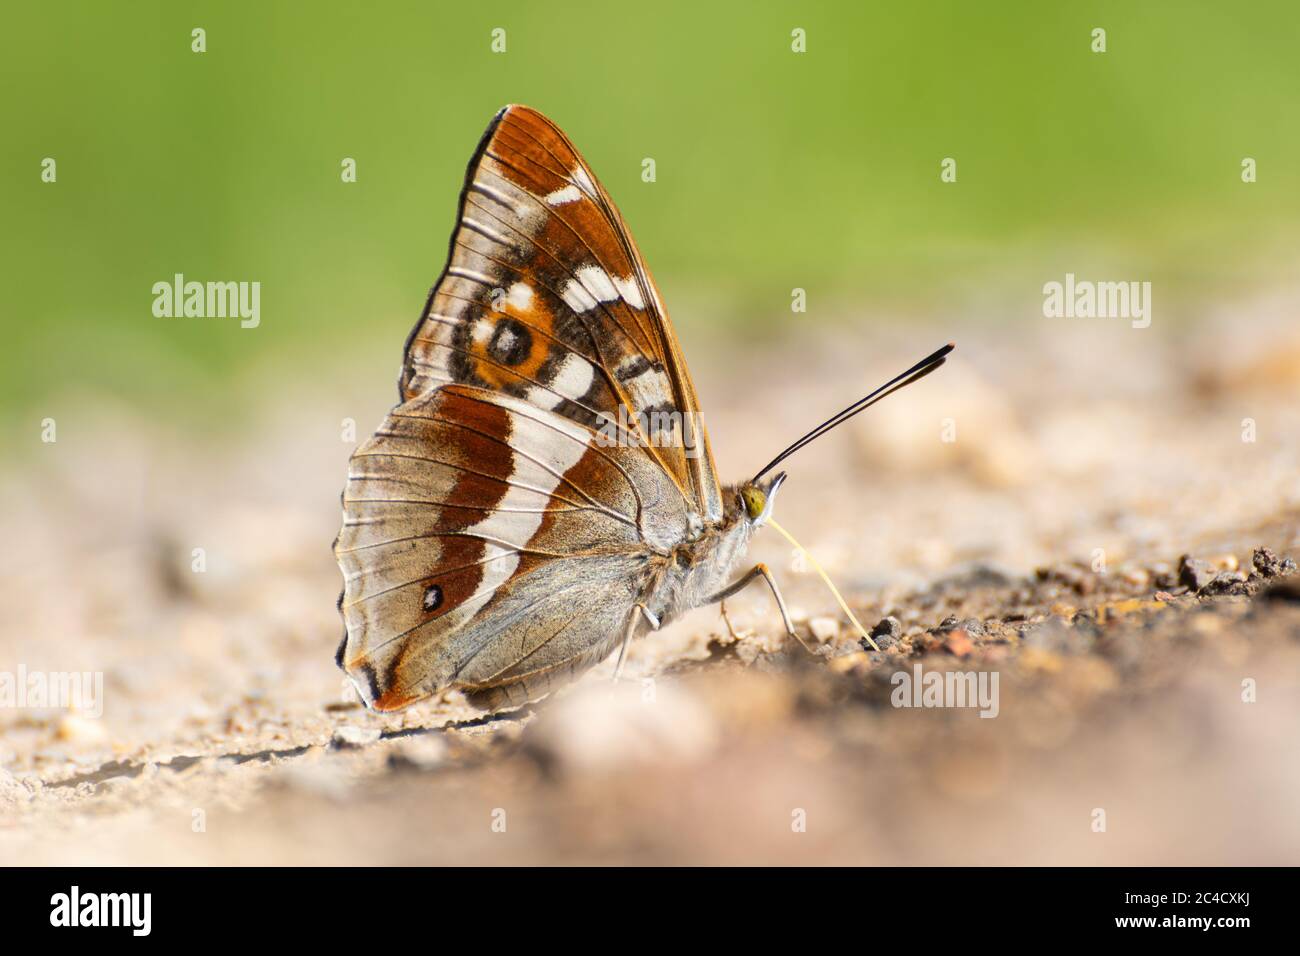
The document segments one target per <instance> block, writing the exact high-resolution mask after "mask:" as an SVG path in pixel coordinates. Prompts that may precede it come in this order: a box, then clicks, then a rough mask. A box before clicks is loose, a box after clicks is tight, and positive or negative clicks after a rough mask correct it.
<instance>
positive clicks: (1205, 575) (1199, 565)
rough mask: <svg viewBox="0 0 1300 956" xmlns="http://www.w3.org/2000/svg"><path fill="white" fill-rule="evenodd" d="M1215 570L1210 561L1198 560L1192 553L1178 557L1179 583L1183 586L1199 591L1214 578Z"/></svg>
mask: <svg viewBox="0 0 1300 956" xmlns="http://www.w3.org/2000/svg"><path fill="white" fill-rule="evenodd" d="M1214 575H1215V570H1214V568H1212V567H1210V565H1209V563H1208V562H1205V561H1198V560H1197V559H1196V558H1193V557H1192V556H1191V555H1190V554H1185V555H1183V556H1182V557H1181V558H1179V559H1178V583H1179V584H1181V585H1183V587H1187V588H1191V589H1192V590H1193V591H1199V590H1200V589H1201V588H1203V587H1205V586H1206V585H1207V584H1209V583H1210V582H1211V581H1213V580H1214Z"/></svg>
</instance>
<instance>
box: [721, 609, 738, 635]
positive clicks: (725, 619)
mask: <svg viewBox="0 0 1300 956" xmlns="http://www.w3.org/2000/svg"><path fill="white" fill-rule="evenodd" d="M718 610H719V611H721V612H722V623H723V624H725V625H727V634H728V635H729V636H730V637H731V639H732V640H733V641H738V640H740V635H739V634H738V633H736V627H735V625H734V624H732V623H731V615H730V614H728V613H727V602H726V601H719V602H718Z"/></svg>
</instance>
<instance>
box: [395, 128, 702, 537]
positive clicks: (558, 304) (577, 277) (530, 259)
mask: <svg viewBox="0 0 1300 956" xmlns="http://www.w3.org/2000/svg"><path fill="white" fill-rule="evenodd" d="M448 383H462V384H468V385H475V386H479V387H481V388H488V389H493V390H496V391H501V392H504V393H506V394H508V395H512V396H515V397H517V398H521V399H523V400H525V401H527V402H529V403H531V404H533V405H536V406H537V407H539V408H542V409H546V410H549V411H553V412H555V413H556V414H558V415H562V416H564V417H566V418H569V419H572V420H573V421H576V422H578V423H580V424H582V425H585V426H588V427H592V428H597V427H599V426H600V424H601V423H602V422H604V421H614V422H620V423H622V424H624V425H626V426H627V427H628V428H630V429H631V430H632V431H633V432H636V433H638V434H639V436H640V439H641V440H642V443H643V444H645V445H646V446H647V450H648V454H650V456H651V457H652V458H653V459H654V460H656V461H657V462H658V463H659V465H660V467H661V468H662V469H663V470H664V471H665V472H666V473H667V474H668V475H669V476H670V478H671V479H672V481H673V483H674V484H675V485H676V486H677V487H678V488H679V490H680V493H681V494H682V495H683V496H684V497H685V498H686V500H687V502H688V504H689V506H690V508H691V510H692V511H693V512H694V513H695V514H696V515H698V517H699V518H700V519H701V520H702V521H704V522H713V521H717V520H719V519H720V518H721V517H722V510H723V509H722V495H721V490H720V488H719V485H718V480H717V475H716V473H715V470H714V465H713V458H712V454H711V452H710V451H709V445H708V436H707V435H706V434H705V433H704V429H703V427H702V426H701V425H700V420H699V414H698V413H699V407H698V402H697V399H696V395H695V389H694V386H693V385H692V383H691V379H690V374H689V372H688V371H687V369H686V364H685V361H684V360H683V358H682V354H681V349H680V347H679V345H678V342H677V337H676V335H675V334H674V332H673V330H672V327H671V325H670V324H669V321H668V316H667V313H666V312H665V310H664V307H663V303H662V302H661V300H660V297H659V292H658V290H657V289H656V287H655V284H654V280H653V279H652V278H651V276H650V272H649V270H648V269H647V268H646V266H645V263H644V261H643V260H642V258H641V255H640V253H639V251H638V250H637V247H636V243H635V242H634V240H633V239H632V236H631V234H630V233H629V231H628V229H627V227H626V226H625V224H624V223H623V220H622V217H621V216H620V215H619V213H618V210H617V209H616V208H615V206H614V203H613V201H612V200H611V199H610V198H609V196H608V194H607V193H606V192H605V190H604V189H603V188H601V186H600V184H599V182H598V181H597V180H596V177H595V175H594V174H593V173H592V171H591V169H590V168H589V167H588V166H587V164H586V163H585V162H584V161H583V159H582V157H581V156H580V155H579V154H578V151H577V149H575V148H574V146H573V144H572V143H570V142H569V140H568V138H567V137H566V136H565V135H564V133H562V132H561V131H560V130H559V129H558V128H557V127H556V126H555V125H554V124H553V123H552V122H551V121H550V120H548V119H547V118H546V117H544V116H542V115H541V114H540V113H538V112H536V111H535V110H532V109H529V108H528V107H524V106H509V107H506V108H505V109H503V110H502V111H501V112H500V113H498V114H497V116H496V117H495V118H494V119H493V121H492V124H491V125H490V126H489V127H488V130H487V132H486V133H485V134H484V136H483V140H482V142H481V143H480V145H479V148H478V150H477V151H476V152H475V154H474V157H473V159H471V161H470V164H469V169H468V171H467V173H466V180H465V186H464V189H463V191H462V193H461V199H460V205H459V209H458V221H457V223H456V227H455V231H454V232H453V234H452V240H451V250H450V255H449V258H448V262H447V266H446V269H445V271H444V273H443V275H442V277H441V278H440V279H439V280H438V283H437V285H436V286H435V287H434V289H433V292H432V294H431V295H430V297H429V301H428V304H427V305H426V307H425V311H424V315H423V316H422V318H421V321H420V323H419V324H418V325H417V326H416V328H415V329H414V331H413V332H412V334H411V337H410V339H409V340H408V342H407V350H406V360H405V366H404V369H403V373H402V379H401V390H402V397H403V399H407V400H409V399H411V398H414V397H416V396H418V395H423V394H426V393H428V392H429V391H431V390H433V389H435V388H438V387H439V386H441V385H445V384H448ZM620 406H621V407H622V408H624V409H626V411H625V412H624V414H623V415H622V416H621V417H620V415H619V409H620Z"/></svg>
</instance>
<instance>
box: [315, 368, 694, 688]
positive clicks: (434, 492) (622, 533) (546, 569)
mask: <svg viewBox="0 0 1300 956" xmlns="http://www.w3.org/2000/svg"><path fill="white" fill-rule="evenodd" d="M343 508H344V523H343V529H342V531H341V532H340V535H339V538H338V540H337V542H336V543H335V553H336V555H337V557H338V560H339V564H340V566H341V568H342V570H343V576H344V591H343V596H342V598H341V599H340V605H339V606H340V610H341V611H342V613H343V617H344V621H345V623H346V627H347V636H346V637H345V639H344V643H343V645H342V646H341V647H340V648H339V664H340V665H341V666H342V667H343V668H344V669H345V670H346V671H347V672H348V673H349V675H350V676H351V677H352V678H353V681H354V683H355V684H356V686H357V688H358V690H359V691H360V692H361V694H362V695H363V696H364V697H365V699H366V702H367V703H368V704H370V705H371V706H373V707H375V708H376V709H379V710H393V709H397V708H400V707H403V706H405V705H406V704H408V703H410V702H412V701H414V700H416V699H418V698H420V697H424V696H427V695H428V694H430V693H433V692H435V691H437V690H439V689H441V688H445V687H462V688H465V689H466V690H468V691H470V692H471V693H477V694H478V696H479V699H480V700H482V701H485V702H487V703H490V704H491V703H498V702H501V701H510V700H515V699H527V698H529V697H533V696H536V695H537V694H540V693H542V692H544V691H545V690H546V689H547V688H548V687H549V686H550V681H551V680H552V679H554V678H556V677H560V676H567V675H568V674H570V673H572V672H573V671H576V670H579V669H582V668H583V667H586V666H589V665H590V664H594V663H597V662H598V661H599V660H601V659H602V658H603V657H605V656H606V655H607V654H608V653H609V652H610V650H611V649H612V648H613V647H614V646H615V645H616V644H617V642H618V640H620V639H621V637H622V635H623V633H624V628H625V626H626V624H627V622H628V619H629V617H630V615H631V614H632V613H634V606H635V603H636V601H637V600H638V595H639V594H640V593H641V591H642V589H643V588H644V587H645V584H646V579H647V575H648V574H649V573H650V572H651V570H652V568H651V563H652V561H654V560H660V561H662V560H663V558H662V555H663V554H664V552H665V551H666V550H667V549H669V548H671V547H672V545H673V544H674V543H676V542H678V541H680V540H682V538H683V537H684V536H685V535H686V533H687V524H688V520H689V519H688V516H687V509H686V506H685V503H684V502H683V500H682V497H681V494H680V492H679V489H678V488H677V487H676V486H675V485H674V484H673V482H672V480H671V479H670V478H669V477H668V475H667V474H666V473H664V472H663V470H662V469H661V468H660V467H659V466H658V463H657V462H655V461H654V460H653V459H652V458H650V457H649V456H648V455H647V454H646V453H645V449H644V448H641V447H628V446H622V447H620V446H612V447H602V446H601V445H600V444H599V441H598V437H597V435H596V433H595V432H594V431H593V430H592V429H591V428H589V427H588V426H585V425H582V424H579V423H577V422H575V421H573V420H572V419H570V418H567V417H565V416H563V415H559V414H557V413H555V412H554V411H550V410H547V409H542V408H538V407H537V406H535V405H533V404H531V403H529V402H528V401H525V400H523V399H519V398H514V397H512V396H510V395H508V394H506V393H505V392H498V391H492V390H489V389H482V388H477V387H470V386H463V385H449V386H445V387H443V388H438V389H435V390H433V391H429V392H425V393H423V394H419V395H416V396H414V397H412V398H411V399H410V400H408V401H406V402H404V403H403V404H401V405H399V406H398V407H397V408H395V409H393V411H392V412H391V413H390V414H389V415H388V417H387V419H385V421H384V423H383V425H382V426H380V428H379V430H378V431H377V432H376V433H375V435H374V437H372V438H371V439H370V440H369V441H367V442H365V443H364V444H363V445H362V446H361V447H360V448H359V449H358V450H357V452H356V453H355V454H354V455H353V457H352V460H351V464H350V467H349V474H348V484H347V488H346V490H345V492H344V496H343Z"/></svg>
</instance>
